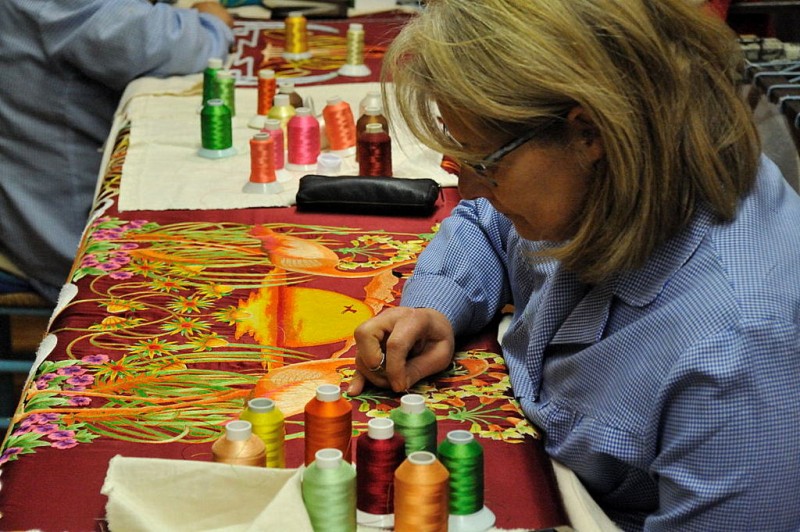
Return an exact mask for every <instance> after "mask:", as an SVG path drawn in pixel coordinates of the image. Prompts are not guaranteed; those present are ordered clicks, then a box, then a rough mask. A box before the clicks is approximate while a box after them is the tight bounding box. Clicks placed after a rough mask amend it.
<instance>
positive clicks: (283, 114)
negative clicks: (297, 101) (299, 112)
mask: <svg viewBox="0 0 800 532" xmlns="http://www.w3.org/2000/svg"><path fill="white" fill-rule="evenodd" d="M295 112H296V110H295V108H294V106H293V105H292V104H291V103H290V102H289V95H288V94H276V95H275V101H274V102H273V103H272V109H270V110H269V113H267V118H275V119H278V120H280V121H281V129H283V138H284V139H286V128H287V126H288V125H289V120H291V119H292V117H293V116H294V115H295Z"/></svg>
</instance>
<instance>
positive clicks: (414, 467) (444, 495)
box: [394, 451, 450, 532]
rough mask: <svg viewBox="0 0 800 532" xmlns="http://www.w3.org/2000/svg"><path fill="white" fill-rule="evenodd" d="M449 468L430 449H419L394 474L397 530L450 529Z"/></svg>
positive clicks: (432, 531)
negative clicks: (448, 525) (448, 524)
mask: <svg viewBox="0 0 800 532" xmlns="http://www.w3.org/2000/svg"><path fill="white" fill-rule="evenodd" d="M449 480H450V473H449V472H448V471H447V468H446V467H444V465H442V463H441V462H439V460H437V459H436V455H435V454H433V453H431V452H429V451H415V452H413V453H411V454H410V455H408V458H406V460H405V461H404V462H403V463H402V464H400V467H398V468H397V471H395V473H394V529H395V532H446V531H447V523H448V518H449V504H450V503H449V491H448V490H449V487H448V484H449Z"/></svg>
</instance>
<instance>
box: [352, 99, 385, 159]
mask: <svg viewBox="0 0 800 532" xmlns="http://www.w3.org/2000/svg"><path fill="white" fill-rule="evenodd" d="M367 97H369V94H368V95H367ZM382 109H383V108H382V107H380V106H377V105H368V106H367V107H366V108H365V109H364V112H363V113H362V114H361V116H360V117H359V118H358V122H356V161H358V160H359V153H360V152H359V150H358V138H359V137H360V136H361V135H363V134H364V133H366V132H367V125H368V124H380V125H382V126H383V130H384V131H389V122H388V121H387V120H386V117H385V116H383V111H382Z"/></svg>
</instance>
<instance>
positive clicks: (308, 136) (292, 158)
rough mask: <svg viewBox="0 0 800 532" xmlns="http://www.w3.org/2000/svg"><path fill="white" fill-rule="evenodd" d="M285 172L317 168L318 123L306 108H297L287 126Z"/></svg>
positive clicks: (318, 152)
mask: <svg viewBox="0 0 800 532" xmlns="http://www.w3.org/2000/svg"><path fill="white" fill-rule="evenodd" d="M287 141H288V162H287V163H286V168H287V170H294V171H301V172H307V171H309V170H313V169H314V168H316V167H317V157H319V154H320V151H321V150H320V144H321V139H320V127H319V121H318V120H317V119H316V118H315V117H314V116H313V115H312V114H311V109H310V108H308V107H299V108H297V109H296V110H295V115H294V116H293V117H292V118H291V119H290V120H289V124H288V126H287Z"/></svg>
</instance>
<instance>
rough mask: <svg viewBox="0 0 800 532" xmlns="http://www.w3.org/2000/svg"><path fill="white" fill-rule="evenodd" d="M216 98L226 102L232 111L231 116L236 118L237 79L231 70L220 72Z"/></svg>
mask: <svg viewBox="0 0 800 532" xmlns="http://www.w3.org/2000/svg"><path fill="white" fill-rule="evenodd" d="M215 80H216V83H215V90H216V92H215V94H216V97H217V98H219V99H220V100H222V101H223V102H225V105H227V106H228V109H230V111H231V116H232V117H233V116H236V94H235V89H236V79H235V78H234V77H233V72H231V71H230V70H219V71H217V76H216V78H215Z"/></svg>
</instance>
